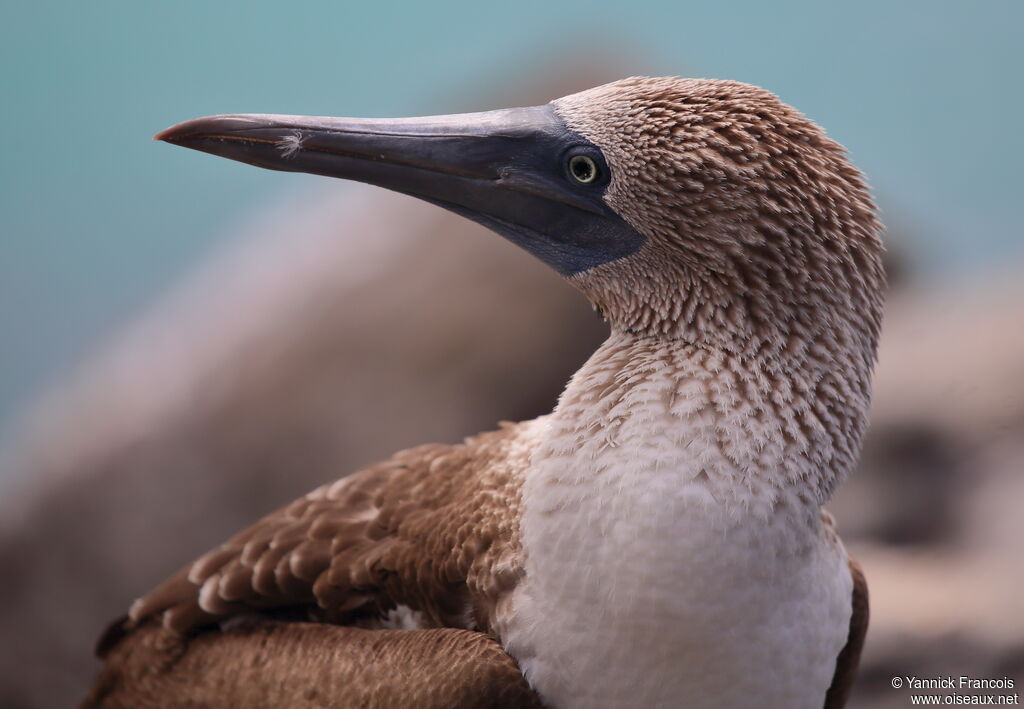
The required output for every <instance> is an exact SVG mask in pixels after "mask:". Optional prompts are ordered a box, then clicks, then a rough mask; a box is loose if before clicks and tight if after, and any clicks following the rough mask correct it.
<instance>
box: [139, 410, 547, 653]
mask: <svg viewBox="0 0 1024 709" xmlns="http://www.w3.org/2000/svg"><path fill="white" fill-rule="evenodd" d="M521 427H522V425H519V426H515V425H506V426H505V427H504V428H502V429H501V430H498V431H493V432H490V433H484V434H480V435H478V436H475V437H473V438H470V439H468V440H467V441H466V442H465V443H463V444H460V445H454V446H445V445H427V446H421V447H419V448H413V449H411V450H408V451H403V452H401V453H398V454H397V455H395V456H394V457H393V458H392V459H391V460H388V461H386V462H383V463H378V464H377V465H372V466H370V467H368V468H365V469H364V470H361V471H359V472H357V473H354V474H352V475H350V476H348V477H346V478H343V479H341V480H339V481H338V482H336V483H333V484H331V485H326V486H324V487H321V488H319V489H317V490H315V491H314V492H312V493H310V494H309V495H307V496H306V497H304V498H302V499H300V500H297V501H296V502H293V503H292V504H290V505H288V506H287V507H285V508H283V509H281V510H278V511H277V512H274V513H272V514H270V515H268V516H266V517H264V518H263V519H262V520H260V521H259V522H257V523H256V524H254V525H253V526H252V527H249V528H248V529H246V530H245V531H243V532H241V533H240V534H238V535H237V536H236V537H234V538H233V539H231V540H230V541H228V542H227V543H225V544H223V545H221V546H220V547H218V548H217V549H214V550H213V551H211V552H209V553H208V554H206V555H205V556H203V557H201V558H200V559H199V560H197V561H196V562H194V563H193V564H189V565H188V566H186V567H185V568H184V569H182V570H181V571H180V572H178V573H177V574H176V575H175V576H172V577H171V578H170V579H168V580H167V581H166V582H165V583H164V584H162V585H161V586H160V587H159V588H157V589H156V590H154V591H153V592H152V593H150V594H148V595H147V596H145V597H144V598H142V599H140V600H139V601H138V602H136V604H135V605H134V606H133V607H132V610H131V614H130V617H131V620H130V621H129V625H128V627H129V628H130V627H131V626H132V625H134V624H137V623H140V622H143V621H145V620H146V619H148V618H150V617H152V616H154V615H158V614H162V617H163V623H164V626H165V627H166V628H167V629H168V630H170V631H173V632H174V633H177V634H184V633H188V632H190V631H192V630H194V629H196V628H200V627H202V626H204V625H210V624H213V623H215V622H216V621H218V620H221V619H224V618H227V617H230V616H233V615H236V614H239V613H246V612H249V611H251V610H253V609H260V610H268V611H269V610H281V609H290V610H293V611H300V612H301V614H304V615H308V617H309V618H310V619H315V620H319V621H324V622H331V623H346V624H347V623H354V622H359V621H364V622H366V623H369V624H372V623H374V622H375V621H377V619H379V618H381V617H384V616H387V615H388V613H389V611H392V610H394V609H395V608H396V606H399V605H404V606H407V607H408V608H410V609H412V610H413V611H417V612H420V613H422V614H423V618H422V624H426V625H428V626H433V627H452V628H468V629H474V630H476V629H479V630H483V631H485V632H488V631H490V630H491V617H492V614H493V608H494V606H495V604H496V603H497V602H498V601H499V600H500V599H501V597H502V596H503V595H504V594H506V593H507V592H508V591H509V590H511V589H512V588H513V587H514V586H515V584H516V581H517V580H518V578H519V576H520V575H521V573H522V569H521V567H520V565H519V557H520V551H519V540H518V535H517V530H516V529H515V521H516V520H517V519H518V517H519V515H518V509H519V486H520V478H521V474H522V469H523V468H524V467H525V466H526V463H527V459H526V455H525V454H526V453H527V451H525V450H522V449H518V450H517V449H515V448H514V447H512V445H511V444H512V443H513V442H514V441H515V433H516V432H517V431H518V430H519V429H520V428H521Z"/></svg>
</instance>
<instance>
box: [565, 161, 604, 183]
mask: <svg viewBox="0 0 1024 709" xmlns="http://www.w3.org/2000/svg"><path fill="white" fill-rule="evenodd" d="M569 174H570V175H572V176H573V179H574V180H576V181H577V182H580V183H582V184H584V185H588V184H590V183H591V182H593V181H594V180H596V179H597V177H598V175H599V174H600V171H599V170H598V169H597V163H596V162H594V159H593V158H590V157H587V156H586V155H573V156H572V157H571V158H569Z"/></svg>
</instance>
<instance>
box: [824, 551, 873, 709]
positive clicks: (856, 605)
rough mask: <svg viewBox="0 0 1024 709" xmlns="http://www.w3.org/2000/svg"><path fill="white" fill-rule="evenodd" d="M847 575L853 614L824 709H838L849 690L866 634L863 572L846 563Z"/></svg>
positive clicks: (866, 621)
mask: <svg viewBox="0 0 1024 709" xmlns="http://www.w3.org/2000/svg"><path fill="white" fill-rule="evenodd" d="M850 575H851V576H852V577H853V600H852V602H853V612H852V613H851V614H850V634H849V635H848V636H847V637H846V645H845V646H844V647H843V649H842V651H840V653H839V657H838V658H836V671H835V674H834V675H832V686H831V687H829V689H828V693H827V694H826V695H825V709H842V708H843V707H845V706H846V700H847V698H848V697H849V696H850V690H851V689H852V688H853V680H854V679H855V678H856V676H857V666H858V665H859V664H860V653H861V650H862V649H863V648H864V638H865V636H866V635H867V633H868V615H869V613H868V582H867V579H865V578H864V571H863V570H862V569H861V568H860V564H858V563H857V562H856V561H854V560H853V559H850Z"/></svg>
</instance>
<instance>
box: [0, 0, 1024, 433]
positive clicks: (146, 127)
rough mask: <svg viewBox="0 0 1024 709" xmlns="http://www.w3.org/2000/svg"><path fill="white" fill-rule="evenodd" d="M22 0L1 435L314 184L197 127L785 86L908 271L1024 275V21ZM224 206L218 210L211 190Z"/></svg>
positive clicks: (4, 204)
mask: <svg viewBox="0 0 1024 709" xmlns="http://www.w3.org/2000/svg"><path fill="white" fill-rule="evenodd" d="M625 5H626V3H614V4H607V5H602V4H599V3H594V2H563V3H558V4H555V3H550V2H519V3H515V4H512V3H481V2H448V3H440V2H426V3H425V2H404V3H375V4H371V3H344V2H328V1H326V0H319V1H316V0H300V1H291V2H287V3H282V2H270V1H269V0H255V1H253V2H245V3H240V2H239V3H235V2H222V3H218V2H209V1H208V2H197V1H191V0H177V1H176V2H173V3H170V2H168V3H151V2H139V1H138V0H134V1H132V2H128V1H120V2H114V1H107V2H104V1H102V0H100V1H98V2H94V3H71V2H35V3H7V4H6V5H5V7H4V10H3V13H2V16H0V17H2V19H0V97H2V98H0V106H2V109H0V116H2V119H0V120H2V126H3V130H2V133H0V143H2V148H0V337H2V340H0V427H2V426H3V425H4V423H5V422H9V421H10V420H11V418H12V416H13V415H14V413H15V412H16V411H17V410H18V407H19V406H22V405H23V404H24V403H25V402H27V401H28V400H29V398H30V397H31V395H32V394H33V393H35V392H37V391H38V390H40V388H42V387H43V386H44V385H45V384H46V382H48V381H51V380H52V379H53V377H55V376H56V375H57V374H58V373H59V372H61V371H62V370H65V369H66V368H68V367H69V366H70V365H71V364H73V363H74V362H75V361H77V360H79V359H81V358H82V356H83V355H85V354H87V353H88V352H89V351H90V349H91V348H93V347H95V346H97V345H98V344H100V343H102V342H103V341H104V339H105V338H106V337H107V336H109V334H110V333H111V332H112V331H113V330H114V329H115V328H116V327H117V326H118V325H119V324H121V323H123V322H124V321H125V320H126V319H127V318H129V317H130V316H131V315H132V314H134V313H136V312H138V311H139V310H140V309H141V308H143V307H144V306H145V305H146V304H147V303H150V302H151V301H152V299H153V298H154V297H155V295H156V294H158V293H159V292H161V291H163V290H165V289H166V288H167V287H168V286H169V285H170V284H172V283H173V282H174V281H175V280H176V279H177V278H179V277H180V276H181V274H182V273H183V272H184V271H185V270H186V269H187V268H188V267H189V266H190V265H191V264H193V263H195V262H196V261H198V260H199V259H200V258H201V257H202V256H203V255H204V253H206V252H208V250H209V249H211V247H213V246H214V245H215V243H216V242H217V240H218V239H221V238H224V237H225V235H226V234H228V233H229V232H230V227H231V226H232V225H233V224H237V223H238V222H239V220H240V217H239V215H241V214H243V213H244V212H245V211H246V210H247V208H249V207H250V206H252V205H254V204H257V203H259V202H260V201H263V200H266V199H267V198H269V197H272V196H273V195H275V194H278V193H280V192H281V191H282V190H288V189H301V186H302V185H303V184H307V183H308V181H309V180H313V179H316V178H309V177H302V176H288V177H284V176H282V175H280V174H274V173H269V172H262V171H259V170H253V169H251V168H248V167H245V166H241V165H237V164H234V163H230V162H228V161H224V160H215V159H212V158H205V157H200V156H198V155H196V154H195V153H192V152H190V151H185V150H176V149H173V148H171V147H169V146H166V145H161V144H155V143H153V142H151V141H150V136H151V135H152V134H153V133H154V132H156V131H158V130H160V129H162V128H164V127H166V126H167V125H169V124H171V123H174V122H177V121H179V120H183V119H186V118H191V117H194V116H198V115H203V114H210V113H223V112H275V113H306V114H335V115H355V116H362V115H366V116H371V115H379V116H387V115H414V114H423V113H430V112H452V111H454V110H471V109H487V108H495V107H497V106H495V105H493V104H492V103H491V102H490V98H489V96H488V92H487V91H486V90H484V89H482V87H487V86H488V85H489V84H493V83H496V82H497V83H500V82H517V83H520V82H522V81H523V80H524V78H525V77H528V76H530V75H531V74H543V73H546V72H550V71H551V70H552V66H553V65H555V64H558V63H562V62H570V61H571V62H572V63H574V64H576V65H579V64H580V63H584V64H585V63H586V62H588V61H593V62H595V63H600V62H601V61H602V58H603V57H604V56H606V54H608V53H609V52H610V53H611V54H612V55H613V56H614V58H615V61H617V62H618V63H619V64H621V65H623V69H624V72H623V73H656V74H688V75H693V76H713V77H719V78H732V79H738V80H742V81H748V82H752V83H756V84H760V85H762V86H765V87H767V88H769V89H771V90H773V91H775V92H777V93H778V94H780V95H781V96H782V98H783V99H784V100H786V101H788V102H790V103H792V104H794V105H796V106H797V107H799V108H800V109H801V110H803V111H804V112H805V113H807V114H808V115H809V116H811V117H812V118H813V119H815V120H816V121H818V122H820V123H821V124H823V125H824V126H826V127H827V129H828V130H829V132H830V134H831V135H832V136H833V137H835V138H837V139H838V140H840V141H841V142H842V143H844V144H845V145H846V146H847V147H848V148H849V149H850V150H851V152H852V153H853V156H854V160H855V161H856V162H857V164H858V165H859V166H861V167H862V168H863V169H864V170H865V171H866V172H867V173H868V175H869V177H870V178H871V181H872V183H873V185H874V186H875V189H876V192H877V193H878V195H879V198H880V201H881V203H882V206H883V209H884V211H885V218H886V219H887V220H888V221H889V223H890V224H895V225H898V227H899V236H900V237H901V238H903V239H904V241H905V247H906V250H907V253H908V254H909V256H910V260H911V262H912V265H913V266H915V267H916V269H917V270H918V272H919V273H921V274H924V275H925V276H927V277H933V278H950V277H979V276H982V277H983V276H984V274H986V273H988V272H989V271H990V270H992V269H998V268H1001V267H1002V266H1003V265H1004V264H1005V263H1006V262H1007V261H1019V260H1020V258H1021V256H1022V249H1021V238H1020V237H1021V229H1020V227H1021V223H1020V218H1019V216H1018V215H1019V211H1018V210H1019V203H1020V201H1021V199H1022V197H1024V190H1022V186H1024V184H1022V183H1024V181H1022V179H1021V176H1020V164H1021V158H1022V157H1024V156H1022V152H1024V151H1022V139H1021V131H1020V121H1021V116H1022V115H1024V110H1022V109H1024V102H1022V97H1021V93H1022V92H1021V84H1022V82H1021V78H1020V72H1021V69H1022V61H1021V59H1022V50H1021V48H1020V47H1021V41H1020V36H1019V34H1020V27H1021V22H1022V20H1024V4H1021V3H1019V2H1010V1H1009V0H1007V1H1006V2H984V1H983V2H971V3H968V2H936V1H925V0H917V1H900V2H891V1H890V2H881V1H868V2H865V1H858V2H856V3H845V4H840V3H831V2H795V1H789V2H783V1H776V2H771V3H765V2H755V1H753V0H748V1H743V2H721V3H708V2H633V3H629V7H628V9H625V8H624V6H625ZM211 185H213V186H214V187H213V188H211Z"/></svg>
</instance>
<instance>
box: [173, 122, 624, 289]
mask: <svg viewBox="0 0 1024 709" xmlns="http://www.w3.org/2000/svg"><path fill="white" fill-rule="evenodd" d="M154 139H155V140H162V141H165V142H168V143H172V144H174V145H182V146H185V147H187V148H192V149H194V150H200V151H203V152H207V153H212V154H214V155H220V156H221V157H226V158H231V159H232V160H238V161H240V162H244V163H249V164H250V165H256V166H258V167H264V168H268V169H271V170H285V171H290V172H308V173H312V174H316V175H326V176H329V177H340V178H344V179H349V180H356V181H359V182H366V183H369V184H371V185H378V186H380V187H386V188H388V189H392V190H395V191H397V192H402V193H404V194H408V195H413V196H415V197H419V198H421V199H424V200H427V201H428V202H432V203H434V204H437V205H439V206H442V207H444V208H446V209H450V210H452V211H454V212H457V213H459V214H462V215H463V216H466V217H468V218H470V219H473V220H474V221H477V222H480V223H482V224H484V225H485V226H488V227H490V228H491V229H493V230H494V231H497V232H498V233H500V234H502V235H503V236H505V237H507V238H509V239H511V240H512V241H514V242H515V243H517V244H519V245H520V246H522V247H524V248H526V249H527V250H529V251H531V252H532V253H534V255H536V256H538V257H539V258H541V259H542V260H544V261H546V262H547V263H549V264H550V265H552V266H553V267H554V268H555V269H556V270H558V271H559V272H561V273H562V274H563V275H572V274H575V273H579V272H581V271H584V270H586V269H588V268H591V267H593V266H595V265H598V264H600V263H605V262H607V261H611V260H614V259H617V258H621V257H623V256H625V255H628V254H629V253H632V252H633V251H635V250H636V249H637V248H639V245H640V243H642V241H643V237H641V236H640V235H639V234H637V233H636V232H635V231H633V230H632V228H631V227H629V226H628V225H627V224H626V223H625V222H624V221H623V220H622V219H621V218H620V217H619V216H618V215H617V214H616V213H615V212H614V211H612V210H611V209H610V208H609V207H608V206H607V204H606V203H605V202H604V199H603V187H600V188H599V187H591V186H584V185H579V184H574V183H573V180H572V178H571V176H570V175H568V174H567V173H566V171H565V166H564V163H565V153H566V151H567V150H572V149H579V147H580V146H586V147H585V149H593V150H596V147H594V146H592V145H591V144H590V143H588V142H587V141H586V140H585V139H583V138H582V137H581V136H579V135H578V134H576V133H573V132H572V131H570V130H568V129H567V128H566V127H565V125H564V124H563V123H562V121H561V119H559V118H558V116H557V115H556V114H555V111H554V109H553V108H552V107H551V106H550V105H547V106H534V107H530V108H513V109H505V110H500V111H489V112H486V113H467V114H460V115H452V116H433V117H429V118H397V119H380V120H378V119H354V118H329V117H311V116H282V115H262V114H245V115H223V116H210V117H206V118H197V119H195V120H191V121H186V122H185V123H180V124H178V125H176V126H173V127H171V128H168V129H167V130H165V131H163V132H162V133H160V134H158V135H156V136H155V138H154ZM602 164H603V163H602ZM605 169H607V167H606V166H605Z"/></svg>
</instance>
